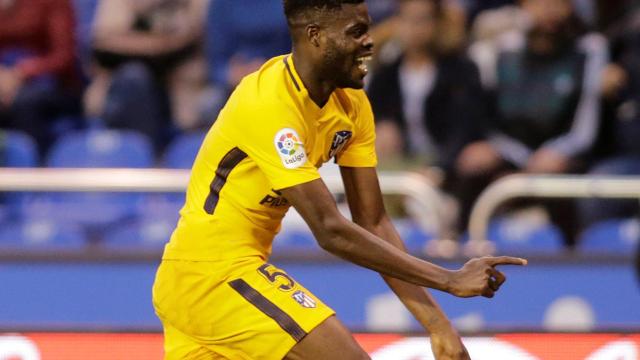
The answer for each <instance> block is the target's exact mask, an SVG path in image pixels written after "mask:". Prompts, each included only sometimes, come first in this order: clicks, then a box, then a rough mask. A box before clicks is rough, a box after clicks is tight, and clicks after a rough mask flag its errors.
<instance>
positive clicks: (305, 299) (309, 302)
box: [291, 290, 316, 309]
mask: <svg viewBox="0 0 640 360" xmlns="http://www.w3.org/2000/svg"><path fill="white" fill-rule="evenodd" d="M291 297H292V298H293V300H295V301H297V302H298V304H300V305H302V306H303V307H306V308H310V309H311V308H314V307H316V301H315V300H314V299H313V298H312V297H311V296H309V295H307V293H305V292H304V291H302V290H298V291H296V292H294V293H293V295H291Z"/></svg>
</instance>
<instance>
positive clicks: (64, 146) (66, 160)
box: [23, 130, 154, 230]
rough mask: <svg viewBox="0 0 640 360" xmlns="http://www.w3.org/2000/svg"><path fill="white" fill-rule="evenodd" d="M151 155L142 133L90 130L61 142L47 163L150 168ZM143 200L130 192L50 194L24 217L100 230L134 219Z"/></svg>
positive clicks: (48, 164)
mask: <svg viewBox="0 0 640 360" xmlns="http://www.w3.org/2000/svg"><path fill="white" fill-rule="evenodd" d="M152 154H153V150H152V146H151V144H150V142H149V140H148V139H147V138H146V137H144V136H143V135H141V134H138V133H135V132H132V131H116V130H87V131H77V132H74V133H71V134H68V135H66V136H64V137H62V138H61V139H59V140H58V142H57V143H56V144H55V145H54V146H53V148H52V149H51V151H50V153H49V156H48V158H47V161H46V163H47V166H49V167H52V168H84V167H113V168H147V167H151V166H153V164H154V160H153V155H152ZM143 201H144V196H143V195H141V194H131V193H119V194H113V193H51V194H43V195H41V196H38V199H37V200H35V201H33V203H31V204H28V206H27V207H26V209H25V211H24V212H23V215H24V216H26V217H29V218H43V217H44V218H52V219H56V220H60V221H68V222H72V223H78V224H80V225H83V226H87V227H88V228H96V227H97V228H100V227H104V226H107V225H109V224H113V223H115V222H117V221H120V220H124V219H127V218H132V217H134V216H135V214H136V208H137V206H141V205H142V204H143ZM90 230H91V229H90Z"/></svg>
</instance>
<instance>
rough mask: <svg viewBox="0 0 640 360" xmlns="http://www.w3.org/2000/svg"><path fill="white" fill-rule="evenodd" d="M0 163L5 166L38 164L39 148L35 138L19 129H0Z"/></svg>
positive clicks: (33, 165) (31, 165)
mask: <svg viewBox="0 0 640 360" xmlns="http://www.w3.org/2000/svg"><path fill="white" fill-rule="evenodd" d="M0 154H1V155H0V156H2V160H0V164H1V165H2V166H5V167H35V166H38V149H37V147H36V144H35V142H34V141H33V139H32V138H31V137H30V136H29V135H27V134H25V133H22V132H19V131H9V130H2V131H0Z"/></svg>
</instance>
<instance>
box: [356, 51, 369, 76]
mask: <svg viewBox="0 0 640 360" xmlns="http://www.w3.org/2000/svg"><path fill="white" fill-rule="evenodd" d="M371 60H372V57H371V55H365V56H360V57H358V58H356V65H358V69H360V71H362V72H363V73H365V74H367V73H368V72H369V62H371Z"/></svg>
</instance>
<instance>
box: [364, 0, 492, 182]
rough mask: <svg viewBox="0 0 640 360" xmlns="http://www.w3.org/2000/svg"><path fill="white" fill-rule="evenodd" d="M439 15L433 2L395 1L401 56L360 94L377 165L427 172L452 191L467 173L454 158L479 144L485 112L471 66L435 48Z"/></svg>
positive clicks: (443, 36) (443, 32)
mask: <svg viewBox="0 0 640 360" xmlns="http://www.w3.org/2000/svg"><path fill="white" fill-rule="evenodd" d="M446 11H447V9H446V8H445V7H444V6H443V5H442V4H441V3H440V1H436V0H402V1H400V2H399V12H398V16H397V21H398V22H397V25H398V26H397V38H398V40H399V42H400V46H401V49H402V53H401V55H400V56H399V57H398V58H397V59H395V60H394V61H393V62H391V63H386V64H382V65H381V66H380V67H379V68H378V69H377V70H376V71H375V72H374V74H373V77H372V79H371V83H370V85H369V87H368V92H369V97H370V99H371V103H372V107H373V111H374V114H375V117H376V122H377V124H376V128H377V144H376V145H377V149H378V153H379V154H380V158H381V160H382V161H383V162H384V161H385V160H387V162H389V161H394V160H398V159H399V158H401V157H404V158H405V159H408V160H409V161H411V162H417V163H419V164H424V165H431V166H434V167H431V168H428V169H427V171H426V173H427V174H428V175H430V176H431V177H432V179H433V180H434V182H435V183H442V182H443V181H444V186H445V188H446V189H451V190H453V189H454V188H455V186H454V185H453V184H454V183H456V182H457V181H458V180H457V178H458V177H460V176H465V175H466V174H467V173H468V172H469V169H467V167H468V165H469V164H467V163H465V162H463V161H461V159H460V154H461V152H463V151H464V149H465V147H466V146H467V145H468V144H470V143H472V142H473V141H477V140H480V136H481V135H482V126H483V122H484V116H485V114H486V111H485V106H484V100H485V99H484V98H483V91H482V86H481V84H480V78H479V74H478V70H477V68H476V66H475V65H474V64H473V62H471V61H470V60H469V59H467V58H466V57H465V56H463V55H461V54H460V53H459V51H452V49H451V46H450V44H448V43H443V42H446V41H449V39H450V37H448V36H447V31H449V28H447V27H446V25H448V23H446V22H445V19H446V14H445V12H446ZM461 25H463V24H461ZM434 170H435V171H434ZM442 175H444V178H443V177H442Z"/></svg>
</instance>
